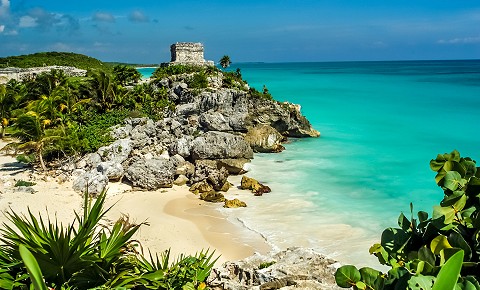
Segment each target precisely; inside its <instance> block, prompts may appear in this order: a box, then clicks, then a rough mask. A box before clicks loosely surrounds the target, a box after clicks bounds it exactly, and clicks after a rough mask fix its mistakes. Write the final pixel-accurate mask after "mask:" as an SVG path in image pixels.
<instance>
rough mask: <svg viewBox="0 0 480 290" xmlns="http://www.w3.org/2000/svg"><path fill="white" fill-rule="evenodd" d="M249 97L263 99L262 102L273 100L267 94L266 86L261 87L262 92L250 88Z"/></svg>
mask: <svg viewBox="0 0 480 290" xmlns="http://www.w3.org/2000/svg"><path fill="white" fill-rule="evenodd" d="M249 93H250V96H252V97H253V98H257V99H264V100H270V101H272V100H273V97H272V95H271V94H270V93H269V92H268V89H267V87H266V86H263V92H259V91H257V90H256V89H255V88H250V90H249Z"/></svg>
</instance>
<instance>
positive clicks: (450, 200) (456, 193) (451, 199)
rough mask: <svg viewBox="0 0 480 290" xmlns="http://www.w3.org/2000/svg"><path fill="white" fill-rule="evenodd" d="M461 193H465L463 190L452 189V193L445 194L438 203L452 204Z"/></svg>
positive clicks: (442, 204)
mask: <svg viewBox="0 0 480 290" xmlns="http://www.w3.org/2000/svg"><path fill="white" fill-rule="evenodd" d="M463 195H465V192H464V191H461V190H457V191H454V192H453V193H452V194H450V195H446V196H445V197H444V198H443V200H442V201H441V202H440V205H441V206H450V205H453V204H455V203H456V202H457V201H458V200H459V199H460V197H462V196H463Z"/></svg>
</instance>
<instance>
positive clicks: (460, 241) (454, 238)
mask: <svg viewBox="0 0 480 290" xmlns="http://www.w3.org/2000/svg"><path fill="white" fill-rule="evenodd" d="M448 242H449V243H450V245H452V247H455V248H460V249H462V250H463V251H464V257H465V260H467V261H469V260H470V258H471V257H472V249H471V248H470V246H469V245H468V243H467V242H466V241H465V239H464V238H463V236H462V235H461V234H459V233H457V232H451V233H450V235H448Z"/></svg>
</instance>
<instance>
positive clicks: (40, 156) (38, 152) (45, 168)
mask: <svg viewBox="0 0 480 290" xmlns="http://www.w3.org/2000/svg"><path fill="white" fill-rule="evenodd" d="M37 154H38V159H39V160H40V166H41V167H42V170H43V171H47V167H46V166H45V162H43V156H42V148H40V149H39V150H38V151H37Z"/></svg>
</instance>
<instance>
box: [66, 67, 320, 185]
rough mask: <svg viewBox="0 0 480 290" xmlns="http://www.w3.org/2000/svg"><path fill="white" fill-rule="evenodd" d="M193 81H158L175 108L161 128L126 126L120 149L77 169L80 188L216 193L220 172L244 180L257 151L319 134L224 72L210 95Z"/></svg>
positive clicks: (129, 122) (103, 151)
mask: <svg viewBox="0 0 480 290" xmlns="http://www.w3.org/2000/svg"><path fill="white" fill-rule="evenodd" d="M191 78H192V73H190V74H183V75H174V76H170V77H165V78H163V79H157V80H152V81H151V83H150V84H149V85H150V86H152V87H153V89H154V90H166V91H167V92H168V93H167V95H168V98H169V100H170V101H172V102H173V103H174V104H175V109H174V110H165V111H164V112H163V118H159V120H158V121H153V120H150V119H147V118H136V119H126V120H125V122H124V124H122V125H119V126H116V127H114V128H112V131H111V136H112V138H113V139H114V140H116V141H115V142H113V143H112V144H111V145H108V146H104V147H102V148H100V149H99V150H98V151H97V152H96V153H92V154H89V155H87V156H85V157H83V158H82V160H80V161H79V162H77V163H76V164H75V166H74V167H75V174H74V175H75V176H78V177H77V180H76V181H75V185H76V186H75V188H76V189H77V190H79V191H83V192H86V191H87V190H88V192H89V193H91V194H92V193H93V194H96V193H98V192H100V191H101V190H102V189H103V188H105V186H106V184H107V183H108V182H106V180H124V181H128V182H130V183H131V184H132V185H133V186H135V187H137V188H142V189H146V190H156V189H159V188H162V187H171V186H172V185H173V184H174V182H175V181H176V182H177V183H180V184H184V183H186V184H188V185H193V184H194V183H199V182H206V183H208V184H209V185H210V186H211V187H212V188H214V189H215V191H217V190H219V188H220V187H222V186H223V185H224V182H223V181H221V182H220V181H218V180H216V178H218V174H217V173H216V172H215V170H221V169H222V168H224V169H223V170H224V172H227V174H241V173H244V172H245V170H244V164H245V163H246V162H248V161H249V160H250V159H251V158H253V152H254V151H255V152H280V151H282V150H283V149H284V147H283V146H282V144H281V143H282V142H284V141H285V140H286V139H287V138H288V137H318V136H319V135H320V133H318V131H316V130H315V129H313V128H312V126H311V125H310V123H309V122H308V120H307V119H306V118H305V117H304V116H303V115H302V114H301V113H300V107H299V106H296V105H293V104H289V103H280V102H277V101H274V100H270V99H266V98H263V97H262V96H259V95H258V94H257V95H255V94H253V93H252V91H250V90H249V87H248V85H246V83H236V84H234V85H230V86H229V87H225V76H224V75H223V73H222V72H219V71H215V72H214V73H213V75H210V76H209V77H208V82H209V83H208V87H207V88H205V89H198V88H190V87H189V85H188V83H189V81H190V80H191ZM199 162H203V164H206V163H205V162H207V163H208V165H209V166H211V167H212V168H213V169H214V170H213V169H212V170H208V172H211V173H209V174H210V175H212V176H206V177H205V178H204V179H203V180H199V179H198V178H197V177H196V175H195V172H197V170H196V169H195V168H196V167H197V166H198V164H199ZM192 167H193V169H190V170H187V169H188V168H192ZM222 172H223V171H222ZM218 182H220V183H219V184H216V183H218ZM87 186H88V187H89V188H90V189H87V188H86V187H87ZM197 186H198V185H197ZM204 186H205V185H204ZM82 187H84V188H82ZM227 190H228V189H227Z"/></svg>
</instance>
